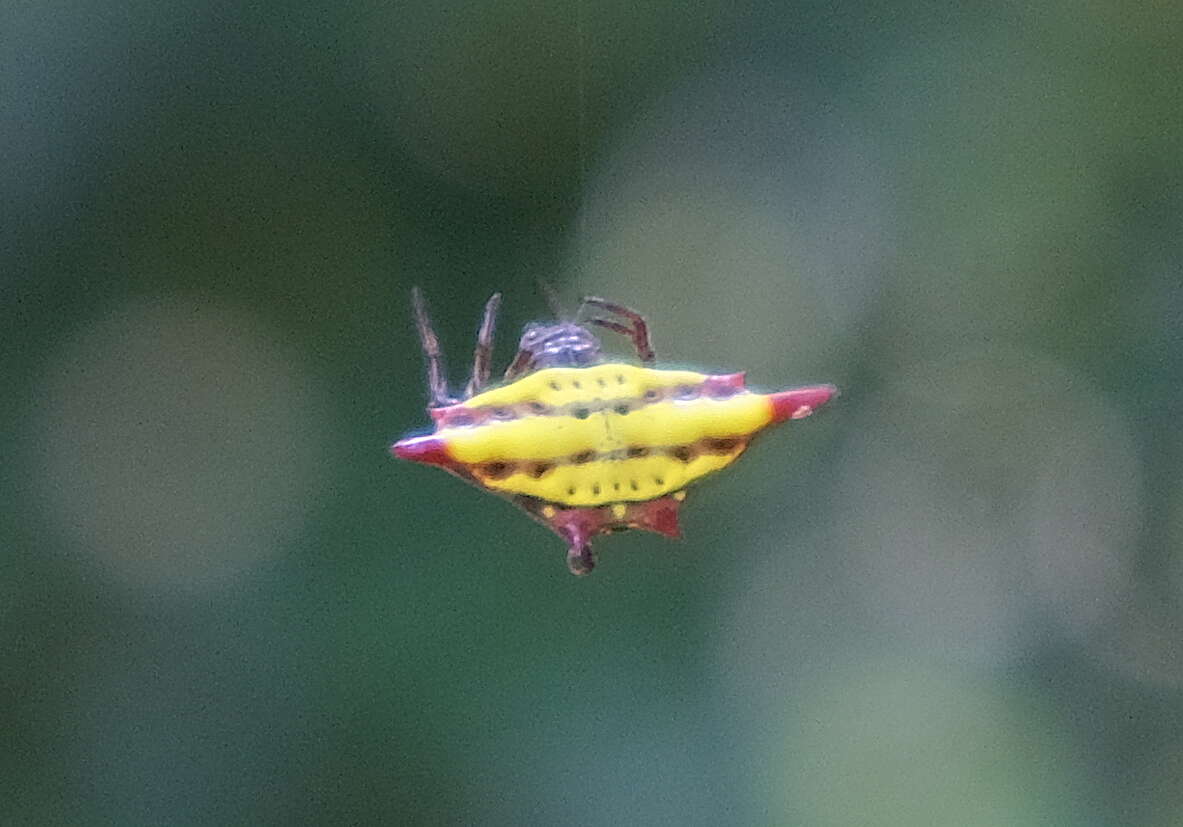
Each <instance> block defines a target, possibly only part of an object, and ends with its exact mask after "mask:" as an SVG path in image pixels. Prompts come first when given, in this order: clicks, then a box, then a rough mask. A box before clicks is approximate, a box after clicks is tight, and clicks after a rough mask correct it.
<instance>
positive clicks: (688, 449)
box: [436, 364, 774, 506]
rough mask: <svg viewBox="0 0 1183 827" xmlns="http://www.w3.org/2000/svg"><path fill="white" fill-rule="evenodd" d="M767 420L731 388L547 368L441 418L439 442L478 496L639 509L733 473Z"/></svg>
mask: <svg viewBox="0 0 1183 827" xmlns="http://www.w3.org/2000/svg"><path fill="white" fill-rule="evenodd" d="M773 419H774V411H773V405H772V403H771V402H770V400H769V397H767V396H763V395H760V394H755V393H751V392H749V391H747V390H746V389H744V388H743V387H742V379H741V378H740V377H712V376H708V375H706V374H701V373H694V372H692V371H674V370H657V369H653V368H641V367H636V366H634V365H625V364H602V365H596V366H594V367H588V368H548V369H545V370H541V371H538V372H536V373H533V374H531V375H529V376H526V377H524V378H522V379H520V380H519V381H517V382H514V383H513V384H510V385H507V386H505V387H502V388H496V389H494V390H490V391H486V392H485V393H482V394H479V395H477V396H475V397H473V398H472V399H470V400H468V401H466V402H465V403H464V404H463V405H462V406H456V409H455V410H454V411H453V410H450V411H449V412H448V414H447V416H446V417H444V418H443V419H442V421H441V429H440V430H439V431H438V432H437V434H436V435H437V436H438V437H440V438H441V439H443V440H444V442H445V444H446V446H447V450H448V454H449V455H450V456H451V457H452V458H453V459H454V460H455V461H456V462H458V463H461V464H462V465H464V466H465V467H466V468H467V469H468V470H469V471H470V472H471V474H472V475H473V477H474V478H475V479H476V480H477V481H478V482H480V483H481V484H482V485H483V486H485V487H487V488H490V489H492V490H495V491H499V492H501V493H505V494H523V495H527V496H530V497H537V498H539V499H542V500H546V501H549V502H553V503H557V504H560V505H567V506H595V505H602V504H605V503H612V502H621V501H642V500H650V499H653V498H655V497H660V496H664V495H666V494H669V493H671V492H675V491H678V490H680V489H682V488H684V487H685V486H687V485H689V484H690V483H692V482H694V481H696V480H698V479H701V478H702V477H704V476H706V475H707V474H710V473H713V472H714V471H718V470H719V469H721V468H725V467H726V466H727V465H729V464H731V462H733V461H734V460H735V459H736V458H737V457H738V456H739V455H740V454H741V453H742V452H743V450H744V448H746V447H747V443H748V440H749V439H750V438H751V437H752V436H753V435H754V434H755V433H756V432H757V431H759V430H760V429H762V428H764V427H765V426H767V425H768V424H770V423H771V422H772V421H773Z"/></svg>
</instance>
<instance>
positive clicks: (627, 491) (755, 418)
mask: <svg viewBox="0 0 1183 827" xmlns="http://www.w3.org/2000/svg"><path fill="white" fill-rule="evenodd" d="M411 298H412V305H413V307H414V316H415V325H416V327H417V328H418V331H419V339H420V341H421V342H422V344H423V352H424V355H425V357H426V362H427V385H428V391H429V395H430V401H429V404H428V408H427V412H428V413H429V414H430V415H431V418H432V420H433V421H434V423H435V430H434V431H433V432H432V433H430V434H427V435H425V436H412V437H408V438H406V439H403V440H400V441H398V442H396V443H395V444H394V445H392V446H391V448H390V451H391V453H392V454H393V455H394V456H396V457H399V458H401V459H406V460H411V461H413V462H421V463H427V464H429V465H436V466H439V467H440V468H443V469H444V470H446V471H449V472H451V473H452V474H455V475H456V476H458V477H461V478H462V479H465V480H467V481H469V482H471V483H473V484H475V485H477V486H479V487H480V488H484V489H485V490H487V491H490V492H492V493H494V494H498V495H500V496H503V497H506V498H508V499H509V500H510V501H512V502H513V503H514V504H516V505H517V506H519V507H521V508H522V509H523V510H525V511H526V513H527V514H529V515H530V516H531V517H533V518H534V519H536V520H538V521H539V522H541V523H542V524H543V525H546V526H547V527H549V528H550V529H551V530H552V531H554V532H555V533H556V534H558V535H559V536H560V537H561V538H562V539H563V540H564V541H565V542H566V543H567V566H568V568H569V569H570V571H571V573H572V574H577V575H583V574H588V573H590V572H591V570H592V569H593V568H594V567H595V564H596V557H595V554H594V553H593V551H592V547H591V541H592V538H593V537H595V536H597V535H599V534H606V533H610V532H616V531H625V530H628V529H643V530H647V531H653V532H657V533H659V534H663V535H665V536H667V537H672V538H677V537H680V536H681V532H680V530H679V528H678V509H679V507H680V506H681V504H682V502H683V501H684V500H685V498H686V488H687V486H689V485H690V484H692V483H694V482H697V481H698V480H700V479H702V478H703V477H705V476H707V475H708V474H712V473H714V472H715V471H718V470H720V469H722V468H725V467H727V466H728V465H730V464H731V463H732V462H734V461H735V460H736V459H737V458H738V457H739V456H740V455H741V454H742V453H743V452H744V451H745V450H746V449H747V447H748V445H749V444H750V443H751V441H752V438H753V437H754V436H755V435H756V434H757V433H758V432H759V431H761V430H763V429H764V428H765V427H767V426H768V425H772V424H774V423H778V422H784V421H785V420H788V419H802V418H804V417H806V416H809V415H810V414H811V413H813V412H814V411H815V410H816V409H817V408H819V407H821V406H822V405H824V404H825V403H826V402H828V401H829V400H830V399H832V398H833V397H834V396H835V395H836V394H837V389H836V388H835V387H834V386H833V385H811V386H808V387H799V388H793V389H791V390H784V391H779V392H776V393H771V394H760V393H754V392H752V391H750V390H748V389H747V388H746V387H745V385H744V374H743V373H732V374H717V375H711V374H703V373H694V372H691V371H684V370H664V369H660V368H656V367H654V362H655V355H654V352H653V347H652V345H651V343H650V339H649V327H648V325H647V324H646V322H645V319H644V317H643V316H641V314H639V313H637V312H636V311H635V310H632V309H630V308H628V307H625V306H623V305H620V304H616V303H614V302H610V301H605V300H604V299H600V298H595V297H590V296H589V297H587V298H585V299H584V300H583V302H582V304H581V305H580V307H579V311H578V312H577V313H576V315H575V318H574V320H572V321H562V320H560V321H557V322H555V323H553V324H540V323H532V324H529V325H527V326H526V328H525V330H524V331H523V333H522V337H521V341H520V343H519V344H518V351H517V355H516V356H515V357H514V359H513V361H512V362H511V363H510V365H509V367H508V369H507V370H506V371H505V377H504V381H503V382H502V383H501V384H500V385H499V386H497V387H489V377H490V373H491V362H492V351H493V334H494V327H495V324H496V318H497V310H498V308H499V307H500V304H501V294H499V293H495V294H493V295H492V296H491V297H490V298H489V300H488V302H487V303H486V304H485V311H484V316H483V318H482V320H481V325H480V329H479V332H478V334H477V344H476V350H475V354H474V356H473V363H472V376H471V378H470V379H469V381H468V384H467V386H466V387H465V389H464V393H463V395H462V396H461V397H459V398H455V397H453V396H452V395H451V394H450V393H449V391H448V385H447V380H446V378H445V371H444V360H443V355H442V353H441V351H440V345H439V339H438V338H437V336H436V334H435V330H434V329H433V328H432V324H431V319H430V318H429V316H428V313H427V306H426V303H425V301H424V299H423V294H422V292H421V291H420V290H419V289H418V288H415V289H414V290H413V291H412V294H411ZM592 326H595V327H599V328H603V329H605V330H610V331H612V332H614V333H618V334H621V335H622V336H625V337H627V338H628V339H630V340H631V341H632V345H633V348H634V349H635V350H636V353H637V358H638V360H639V361H640V366H638V365H633V364H627V363H623V362H618V361H613V360H609V359H608V358H607V357H605V356H604V354H603V353H602V351H601V349H600V342H599V340H598V339H597V337H596V335H595V333H593V331H592Z"/></svg>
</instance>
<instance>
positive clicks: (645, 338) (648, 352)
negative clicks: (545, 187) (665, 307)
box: [576, 296, 657, 365]
mask: <svg viewBox="0 0 1183 827" xmlns="http://www.w3.org/2000/svg"><path fill="white" fill-rule="evenodd" d="M585 307H596V308H599V309H600V310H607V311H608V312H609V313H615V314H616V315H617V316H620V317H621V318H623V319H627V320H628V324H621V323H620V322H617V321H613V320H611V319H601V318H593V319H588V323H590V324H595V325H599V326H600V327H604V328H607V329H608V330H613V331H615V332H617V333H619V334H620V335H622V336H627V337H628V338H630V339H632V340H633V347H634V348H636V351H637V357H638V358H639V359H640V360H641V362H642V363H643V364H646V365H652V364H653V362H654V361H655V360H656V358H657V357H656V355H655V354H654V353H653V346H652V345H651V344H650V343H649V323H648V322H646V321H645V317H644V316H642V315H641V314H640V313H638V312H637V311H635V310H633V309H632V308H631V307H625V306H624V305H623V304H617V303H616V302H610V301H607V300H605V299H600V298H596V297H595V296H584V298H583V303H582V304H581V305H580V307H579V311H580V312H579V313H578V314H576V317H577V318H578V316H579V315H580V314H582V312H583V308H585Z"/></svg>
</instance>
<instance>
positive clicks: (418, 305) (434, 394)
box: [411, 287, 453, 408]
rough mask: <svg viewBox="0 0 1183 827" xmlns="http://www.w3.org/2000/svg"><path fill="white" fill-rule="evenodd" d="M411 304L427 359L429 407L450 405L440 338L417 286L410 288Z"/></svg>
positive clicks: (450, 400) (451, 400) (450, 399)
mask: <svg viewBox="0 0 1183 827" xmlns="http://www.w3.org/2000/svg"><path fill="white" fill-rule="evenodd" d="M411 304H412V305H413V307H414V311H415V327H416V328H418V330H419V342H420V344H422V345H423V356H424V357H425V358H426V359H427V392H428V396H429V400H430V407H432V408H439V407H442V406H444V405H450V404H452V402H453V399H452V398H451V397H450V396H449V395H448V379H447V372H446V371H445V370H444V354H443V352H442V351H441V350H440V340H439V337H438V336H436V335H435V328H433V327H432V326H431V317H430V316H428V315H427V302H426V301H425V300H424V298H423V291H422V290H420V289H419V288H418V287H412V288H411Z"/></svg>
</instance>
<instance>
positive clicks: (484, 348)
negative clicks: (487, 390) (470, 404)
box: [464, 293, 501, 399]
mask: <svg viewBox="0 0 1183 827" xmlns="http://www.w3.org/2000/svg"><path fill="white" fill-rule="evenodd" d="M500 305H501V294H500V293H494V294H493V295H492V296H489V300H488V301H487V302H485V315H484V318H482V319H481V329H480V332H478V333H477V339H476V350H474V351H473V355H472V378H471V379H469V380H468V386H467V387H466V388H465V389H464V398H465V399H468V398H469V397H472V396H475V395H476V394H478V393H480V392H481V389H482V388H484V387H485V385H487V384H488V383H489V370H490V366H491V364H492V361H493V331H494V329H495V328H496V327H497V308H498V307H500Z"/></svg>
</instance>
